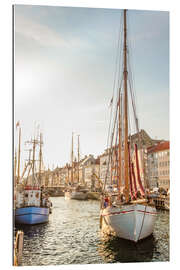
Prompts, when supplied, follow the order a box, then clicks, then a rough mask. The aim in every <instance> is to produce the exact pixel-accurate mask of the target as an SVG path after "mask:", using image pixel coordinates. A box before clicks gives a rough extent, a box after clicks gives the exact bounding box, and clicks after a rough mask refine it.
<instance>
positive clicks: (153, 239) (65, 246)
mask: <svg viewBox="0 0 180 270" xmlns="http://www.w3.org/2000/svg"><path fill="white" fill-rule="evenodd" d="M51 201H52V203H53V211H52V214H51V215H50V216H49V222H48V223H45V224H39V225H33V226H22V225H19V226H16V230H23V231H24V248H23V256H22V262H21V265H23V266H35V265H37V266H38V265H39V266H40V265H41V266H43V265H64V264H65V265H67V264H103V263H127V262H155V261H157V262H159V261H169V211H163V210H158V215H157V219H156V223H155V227H154V232H153V235H151V236H150V237H148V238H147V239H144V240H142V241H139V242H138V243H133V242H130V241H127V240H123V239H119V238H117V237H105V236H103V235H102V234H101V232H100V228H99V210H100V204H99V201H96V200H88V201H78V200H65V198H64V197H52V198H51Z"/></svg>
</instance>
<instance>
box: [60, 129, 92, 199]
mask: <svg viewBox="0 0 180 270" xmlns="http://www.w3.org/2000/svg"><path fill="white" fill-rule="evenodd" d="M73 148H74V144H73V133H72V152H71V181H70V179H68V183H69V185H68V187H67V188H66V191H65V194H64V197H65V199H68V200H70V199H73V200H87V199H88V190H87V189H86V188H85V187H83V186H81V185H80V177H79V163H80V152H79V135H78V160H77V163H76V168H75V166H74V165H75V162H74V149H73ZM75 169H77V177H75ZM68 170H69V168H68ZM68 178H69V171H68ZM75 180H76V182H75Z"/></svg>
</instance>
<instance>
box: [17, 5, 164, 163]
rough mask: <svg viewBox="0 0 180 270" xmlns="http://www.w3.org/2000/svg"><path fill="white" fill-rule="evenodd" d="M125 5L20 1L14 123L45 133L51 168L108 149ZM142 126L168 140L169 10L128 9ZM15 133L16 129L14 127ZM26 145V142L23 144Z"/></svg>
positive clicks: (25, 129)
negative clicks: (75, 148) (75, 155)
mask: <svg viewBox="0 0 180 270" xmlns="http://www.w3.org/2000/svg"><path fill="white" fill-rule="evenodd" d="M121 12H122V11H120V10H113V9H93V8H70V7H67V8H65V7H43V6H25V5H16V6H15V69H14V76H15V80H14V82H15V84H14V102H15V122H17V121H18V120H20V123H21V127H22V141H23V142H24V141H25V140H28V139H29V138H30V136H31V135H32V134H33V132H34V125H35V121H36V123H38V124H39V125H40V127H41V130H42V131H43V136H44V160H45V164H46V165H48V164H49V165H50V167H52V165H53V164H54V166H57V165H59V166H61V165H64V164H65V163H66V162H67V161H69V160H70V148H71V134H72V131H73V132H74V133H75V141H76V142H77V136H76V135H77V134H80V145H81V154H82V155H84V154H94V155H95V156H96V155H98V154H101V153H102V152H103V151H104V149H105V148H106V142H107V131H108V122H109V113H110V109H109V103H110V100H111V97H112V91H113V81H114V74H115V61H116V53H117V50H116V48H117V42H118V31H119V21H120V15H121ZM128 25H129V27H128V30H129V32H130V33H129V34H130V35H131V41H132V49H133V50H132V53H131V54H132V65H133V72H134V73H133V75H134V79H135V88H136V93H137V101H138V102H137V111H138V116H139V121H140V128H141V129H145V130H146V131H147V133H148V134H149V135H150V136H151V137H152V138H158V139H169V13H168V12H164V11H163V12H162V11H161V12H159V11H134V10H130V11H128ZM15 135H16V131H15ZM23 147H24V146H23Z"/></svg>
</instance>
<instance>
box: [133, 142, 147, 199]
mask: <svg viewBox="0 0 180 270" xmlns="http://www.w3.org/2000/svg"><path fill="white" fill-rule="evenodd" d="M135 154H136V169H137V180H138V184H139V187H140V192H141V195H144V194H145V191H144V187H143V185H142V181H141V177H140V171H139V159H138V152H137V144H135Z"/></svg>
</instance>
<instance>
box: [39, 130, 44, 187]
mask: <svg viewBox="0 0 180 270" xmlns="http://www.w3.org/2000/svg"><path fill="white" fill-rule="evenodd" d="M42 144H43V142H42V133H40V146H39V184H40V185H41V169H42V168H41V167H42Z"/></svg>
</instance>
